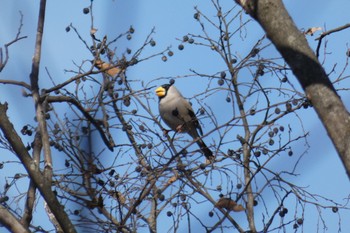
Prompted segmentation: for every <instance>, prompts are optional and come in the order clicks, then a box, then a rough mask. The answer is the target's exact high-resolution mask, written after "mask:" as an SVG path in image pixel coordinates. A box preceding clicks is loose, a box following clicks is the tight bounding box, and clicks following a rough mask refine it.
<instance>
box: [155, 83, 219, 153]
mask: <svg viewBox="0 0 350 233" xmlns="http://www.w3.org/2000/svg"><path fill="white" fill-rule="evenodd" d="M156 93H157V95H158V97H159V114H160V116H161V118H162V119H163V121H164V122H165V123H166V124H167V125H168V126H169V127H170V128H171V129H172V130H175V131H177V132H181V133H188V134H189V135H190V136H191V137H192V138H193V139H194V140H196V143H197V144H198V146H199V148H200V149H201V151H202V152H203V154H204V155H205V157H206V158H207V159H208V160H213V158H214V156H213V153H212V151H211V150H209V149H208V147H207V145H206V144H205V143H204V141H203V140H202V139H201V138H200V136H199V134H200V135H203V132H202V128H201V126H200V124H199V122H198V119H197V117H196V115H195V113H194V111H193V109H192V106H191V105H190V103H189V102H188V101H187V100H186V99H185V98H184V97H183V96H182V95H181V93H180V92H179V91H178V90H177V89H176V88H175V86H173V85H170V84H164V85H162V86H161V87H159V88H157V89H156Z"/></svg>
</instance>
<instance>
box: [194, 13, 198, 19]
mask: <svg viewBox="0 0 350 233" xmlns="http://www.w3.org/2000/svg"><path fill="white" fill-rule="evenodd" d="M193 18H194V19H196V20H198V19H199V13H198V12H197V13H195V14H194V15H193Z"/></svg>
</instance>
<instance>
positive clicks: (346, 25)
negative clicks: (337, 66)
mask: <svg viewBox="0 0 350 233" xmlns="http://www.w3.org/2000/svg"><path fill="white" fill-rule="evenodd" d="M349 27H350V23H348V24H345V25H343V26H340V27H337V28H334V29H332V30H328V31H326V32H323V33H322V34H321V35H320V36H319V37H317V38H316V39H315V40H318V44H317V49H316V56H317V57H318V56H319V51H320V47H321V43H322V39H323V38H324V37H326V36H328V35H330V34H332V33H335V32H339V31H342V30H345V29H347V28H349Z"/></svg>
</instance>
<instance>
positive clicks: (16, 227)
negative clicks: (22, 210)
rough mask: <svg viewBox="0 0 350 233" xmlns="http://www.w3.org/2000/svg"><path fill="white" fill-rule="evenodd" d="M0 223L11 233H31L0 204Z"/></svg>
mask: <svg viewBox="0 0 350 233" xmlns="http://www.w3.org/2000/svg"><path fill="white" fill-rule="evenodd" d="M0 222H1V224H2V225H4V226H5V227H6V228H7V229H8V230H9V231H10V232H17V233H29V232H30V231H29V229H28V228H27V227H25V226H23V225H22V224H21V223H20V222H19V221H18V220H17V218H16V217H15V216H13V214H12V213H10V211H8V209H6V208H5V207H4V206H3V205H1V204H0Z"/></svg>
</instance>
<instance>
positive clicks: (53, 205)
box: [0, 103, 76, 233]
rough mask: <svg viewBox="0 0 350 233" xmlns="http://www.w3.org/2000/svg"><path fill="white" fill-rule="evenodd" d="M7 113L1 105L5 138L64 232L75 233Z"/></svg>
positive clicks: (1, 120)
mask: <svg viewBox="0 0 350 233" xmlns="http://www.w3.org/2000/svg"><path fill="white" fill-rule="evenodd" d="M6 112H7V103H5V104H0V129H1V130H2V132H3V134H4V137H5V138H6V140H7V141H8V142H9V144H10V145H11V147H12V150H13V151H14V153H15V155H16V156H17V157H18V159H19V160H20V161H21V163H22V164H23V166H24V168H25V169H26V171H27V172H28V175H29V177H30V178H31V180H32V181H33V182H34V184H35V186H36V187H37V188H38V190H39V192H40V194H41V195H42V197H43V198H44V199H45V201H46V202H47V204H48V205H49V207H50V210H51V211H52V213H53V214H54V215H55V217H56V218H57V220H58V222H59V223H60V225H61V227H62V228H63V230H64V232H66V233H75V232H76V230H75V227H74V225H73V224H72V222H71V221H70V219H69V218H68V215H67V213H66V212H65V210H64V207H63V206H62V205H61V204H60V202H59V201H58V200H57V197H56V195H55V194H54V192H53V191H52V190H51V185H52V184H51V181H50V180H47V177H46V176H44V175H43V173H42V172H40V170H39V167H38V165H37V163H36V162H35V161H34V160H33V159H32V158H31V157H30V155H29V153H28V151H27V149H26V147H25V145H24V144H23V142H22V140H21V138H20V137H19V135H18V134H17V132H16V130H15V129H14V128H13V125H12V123H11V122H10V120H9V118H8V116H7V113H6Z"/></svg>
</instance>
